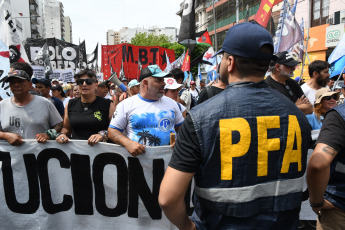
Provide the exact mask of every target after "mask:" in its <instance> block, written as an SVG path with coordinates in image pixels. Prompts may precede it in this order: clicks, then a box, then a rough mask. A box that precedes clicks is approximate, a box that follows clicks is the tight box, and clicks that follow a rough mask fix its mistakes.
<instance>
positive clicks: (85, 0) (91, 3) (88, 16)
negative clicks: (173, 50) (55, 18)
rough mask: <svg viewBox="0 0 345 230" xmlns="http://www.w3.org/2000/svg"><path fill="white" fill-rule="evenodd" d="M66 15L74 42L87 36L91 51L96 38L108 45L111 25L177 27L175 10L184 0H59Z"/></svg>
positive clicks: (97, 40) (112, 27) (94, 45)
mask: <svg viewBox="0 0 345 230" xmlns="http://www.w3.org/2000/svg"><path fill="white" fill-rule="evenodd" d="M59 1H60V2H62V4H63V6H64V15H65V16H69V17H70V19H71V22H72V36H73V43H74V44H78V43H79V39H80V41H81V42H82V41H83V40H84V39H85V43H86V51H87V53H88V54H89V53H92V52H93V50H94V49H95V47H96V45H97V42H99V50H100V49H101V47H100V45H101V44H102V45H106V41H107V40H106V33H107V31H108V30H109V29H113V30H114V31H119V30H120V29H121V28H122V27H129V28H136V27H141V28H142V27H144V28H149V27H151V26H157V27H176V28H178V29H179V27H180V23H181V19H180V17H179V16H178V15H176V12H177V11H178V10H179V9H180V3H181V2H182V1H183V0H59Z"/></svg>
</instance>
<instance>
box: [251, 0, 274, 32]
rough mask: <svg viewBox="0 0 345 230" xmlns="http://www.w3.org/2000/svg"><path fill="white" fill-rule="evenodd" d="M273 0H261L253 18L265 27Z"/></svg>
mask: <svg viewBox="0 0 345 230" xmlns="http://www.w3.org/2000/svg"><path fill="white" fill-rule="evenodd" d="M273 4H274V0H262V1H261V4H260V7H259V10H258V12H257V13H256V15H255V18H254V20H255V21H256V22H257V23H259V24H260V25H262V26H263V27H265V28H266V26H267V23H268V21H269V19H270V16H271V12H272V7H273Z"/></svg>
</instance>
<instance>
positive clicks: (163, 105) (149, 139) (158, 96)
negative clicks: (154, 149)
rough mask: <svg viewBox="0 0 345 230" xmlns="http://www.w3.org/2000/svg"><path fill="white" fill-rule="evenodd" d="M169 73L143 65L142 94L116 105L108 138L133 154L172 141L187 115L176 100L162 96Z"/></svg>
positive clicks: (156, 67)
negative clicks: (183, 113) (172, 136)
mask: <svg viewBox="0 0 345 230" xmlns="http://www.w3.org/2000/svg"><path fill="white" fill-rule="evenodd" d="M168 75H169V73H166V72H163V71H162V70H161V69H160V68H159V66H158V65H150V66H148V67H146V68H144V69H143V70H142V71H141V73H140V76H139V81H140V92H139V94H137V95H134V96H132V97H130V98H128V99H126V100H123V101H122V102H120V103H119V104H118V105H117V107H116V111H115V113H114V115H113V118H112V120H111V122H110V125H109V129H108V133H109V138H110V139H111V140H112V141H113V142H114V143H116V144H120V145H122V146H124V147H125V148H126V149H127V150H128V152H129V153H130V154H131V155H132V156H138V155H139V154H143V153H144V152H145V146H160V145H169V144H173V143H170V133H175V132H176V131H177V130H178V129H179V127H180V126H181V125H182V122H183V120H184V118H183V116H182V113H181V111H180V109H179V107H178V105H177V103H176V102H175V101H174V100H172V99H171V98H168V97H166V96H163V94H164V86H165V82H164V77H167V76H168ZM124 131H125V132H124ZM123 132H124V133H123Z"/></svg>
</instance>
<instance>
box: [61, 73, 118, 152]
mask: <svg viewBox="0 0 345 230" xmlns="http://www.w3.org/2000/svg"><path fill="white" fill-rule="evenodd" d="M75 80H76V84H77V85H78V88H79V92H80V94H81V96H80V97H79V98H73V99H71V100H70V101H69V102H68V105H67V106H66V108H65V119H64V123H63V128H62V130H61V133H59V134H58V137H57V138H56V141H57V142H58V143H66V142H68V141H69V137H70V138H71V139H78V140H88V144H89V145H91V146H93V145H94V144H96V143H98V142H100V141H107V139H108V132H107V129H108V126H109V123H110V120H111V116H112V115H113V113H114V111H115V105H114V103H112V102H111V100H109V99H105V98H101V97H98V96H96V89H97V78H96V73H95V72H94V71H92V70H88V69H86V70H83V71H81V72H79V73H78V74H76V75H75Z"/></svg>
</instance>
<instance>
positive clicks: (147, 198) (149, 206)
mask: <svg viewBox="0 0 345 230" xmlns="http://www.w3.org/2000/svg"><path fill="white" fill-rule="evenodd" d="M128 171H129V199H128V200H129V201H128V216H129V217H134V218H138V203H139V196H140V198H141V200H142V201H143V203H144V206H145V208H146V210H147V212H148V213H149V215H150V217H151V218H152V219H153V220H160V219H161V218H162V210H161V208H160V207H159V204H158V194H159V187H160V184H161V181H162V179H163V176H164V160H163V159H155V160H153V169H152V176H153V181H152V183H153V185H152V193H151V191H150V188H149V186H148V185H147V183H146V180H145V176H144V171H143V167H142V166H141V164H140V161H139V159H138V158H133V157H128Z"/></svg>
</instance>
